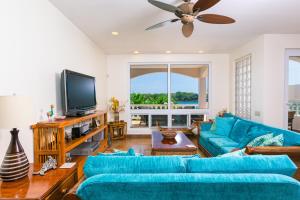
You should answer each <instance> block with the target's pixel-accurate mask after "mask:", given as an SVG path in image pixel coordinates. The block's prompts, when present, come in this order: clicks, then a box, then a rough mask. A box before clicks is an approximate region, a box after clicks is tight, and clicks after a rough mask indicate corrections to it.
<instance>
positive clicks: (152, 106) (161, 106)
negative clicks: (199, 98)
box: [130, 104, 200, 110]
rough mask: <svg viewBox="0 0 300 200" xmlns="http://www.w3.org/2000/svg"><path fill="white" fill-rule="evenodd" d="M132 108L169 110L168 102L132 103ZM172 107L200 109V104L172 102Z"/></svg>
mask: <svg viewBox="0 0 300 200" xmlns="http://www.w3.org/2000/svg"><path fill="white" fill-rule="evenodd" d="M130 109H131V110H147V109H149V110H167V109H168V105H167V104H131V105H130ZM171 109H200V107H199V105H198V104H172V105H171Z"/></svg>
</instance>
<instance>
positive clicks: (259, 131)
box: [238, 126, 270, 149]
mask: <svg viewBox="0 0 300 200" xmlns="http://www.w3.org/2000/svg"><path fill="white" fill-rule="evenodd" d="M267 133H270V132H268V131H267V130H266V129H263V128H261V127H258V126H253V127H251V128H250V129H249V131H248V133H247V134H246V135H244V137H243V138H242V139H241V141H240V143H239V145H238V148H240V149H242V148H244V147H245V146H246V145H247V144H248V143H249V142H250V141H251V140H253V139H255V138H257V137H259V136H262V135H265V134H267Z"/></svg>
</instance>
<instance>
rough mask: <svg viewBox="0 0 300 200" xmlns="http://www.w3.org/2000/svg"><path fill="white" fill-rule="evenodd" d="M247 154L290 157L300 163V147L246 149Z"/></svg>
mask: <svg viewBox="0 0 300 200" xmlns="http://www.w3.org/2000/svg"><path fill="white" fill-rule="evenodd" d="M245 153H246V154H249V155H252V154H264V155H280V154H286V155H288V156H289V157H290V158H291V159H292V160H293V161H294V162H295V161H297V162H299V161H300V146H290V147H275V146H272V147H271V146H268V147H246V151H245Z"/></svg>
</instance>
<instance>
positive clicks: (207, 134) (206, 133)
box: [200, 131, 225, 141]
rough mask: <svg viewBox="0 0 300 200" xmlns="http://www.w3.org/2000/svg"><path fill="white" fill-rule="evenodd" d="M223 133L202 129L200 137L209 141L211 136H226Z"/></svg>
mask: <svg viewBox="0 0 300 200" xmlns="http://www.w3.org/2000/svg"><path fill="white" fill-rule="evenodd" d="M224 137H225V136H223V135H217V134H216V133H215V132H212V131H201V134H200V138H203V139H204V140H205V141H208V139H209V138H224Z"/></svg>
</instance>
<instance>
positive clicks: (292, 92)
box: [288, 56, 300, 115]
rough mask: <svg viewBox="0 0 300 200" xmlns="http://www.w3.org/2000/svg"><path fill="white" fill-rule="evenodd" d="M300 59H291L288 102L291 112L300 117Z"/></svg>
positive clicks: (293, 57)
mask: <svg viewBox="0 0 300 200" xmlns="http://www.w3.org/2000/svg"><path fill="white" fill-rule="evenodd" d="M299 74H300V57H299V56H292V57H290V59H289V81H288V84H289V85H288V101H289V111H290V112H295V114H296V115H300V76H299Z"/></svg>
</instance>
